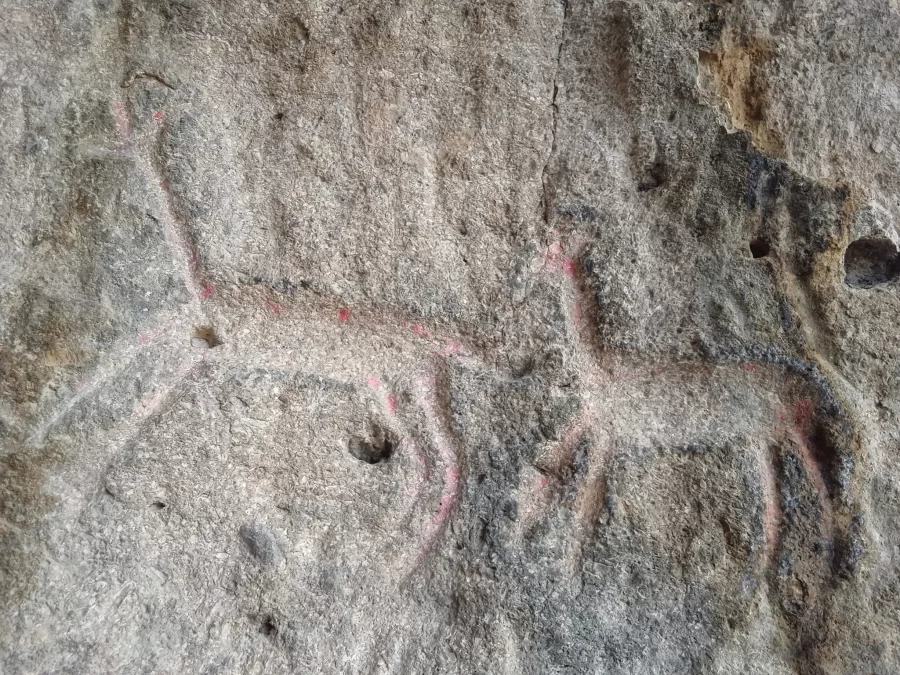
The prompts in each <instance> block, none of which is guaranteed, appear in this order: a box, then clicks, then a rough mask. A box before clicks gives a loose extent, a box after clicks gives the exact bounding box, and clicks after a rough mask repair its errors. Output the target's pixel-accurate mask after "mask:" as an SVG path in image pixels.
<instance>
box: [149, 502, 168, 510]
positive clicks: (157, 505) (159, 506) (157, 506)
mask: <svg viewBox="0 0 900 675" xmlns="http://www.w3.org/2000/svg"><path fill="white" fill-rule="evenodd" d="M150 506H151V507H152V508H154V509H155V510H157V511H163V510H165V508H166V503H165V502H153V503H152V504H151V505H150Z"/></svg>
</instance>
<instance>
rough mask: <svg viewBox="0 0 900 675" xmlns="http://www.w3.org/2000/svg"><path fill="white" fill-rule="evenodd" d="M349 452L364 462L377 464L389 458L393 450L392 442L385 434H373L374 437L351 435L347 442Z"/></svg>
mask: <svg viewBox="0 0 900 675" xmlns="http://www.w3.org/2000/svg"><path fill="white" fill-rule="evenodd" d="M347 449H348V450H349V451H350V454H351V455H353V456H354V457H356V459H358V460H359V461H361V462H365V463H366V464H378V463H379V462H381V461H383V460H385V459H387V458H389V457H390V456H391V453H392V452H393V451H394V443H393V441H392V440H391V439H390V438H389V437H387V436H380V437H379V436H378V435H375V437H374V438H371V439H369V438H361V437H360V436H352V437H351V438H350V440H349V441H348V443H347Z"/></svg>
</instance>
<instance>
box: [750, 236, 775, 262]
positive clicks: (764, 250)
mask: <svg viewBox="0 0 900 675" xmlns="http://www.w3.org/2000/svg"><path fill="white" fill-rule="evenodd" d="M771 250H772V247H771V246H769V242H767V241H766V240H765V239H761V238H757V239H754V240H753V241H751V242H750V255H752V256H753V257H754V258H765V257H766V256H767V255H769V253H770V251H771Z"/></svg>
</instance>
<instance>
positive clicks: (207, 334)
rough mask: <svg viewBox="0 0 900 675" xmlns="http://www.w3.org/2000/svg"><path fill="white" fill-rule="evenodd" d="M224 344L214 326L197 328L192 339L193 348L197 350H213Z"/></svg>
mask: <svg viewBox="0 0 900 675" xmlns="http://www.w3.org/2000/svg"><path fill="white" fill-rule="evenodd" d="M220 344H222V341H221V340H220V339H219V336H218V335H216V331H215V329H214V328H213V327H212V326H196V327H195V328H194V335H193V337H191V346H192V347H194V348H196V349H212V348H213V347H218V346H219V345H220Z"/></svg>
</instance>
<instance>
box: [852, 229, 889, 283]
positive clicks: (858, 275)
mask: <svg viewBox="0 0 900 675" xmlns="http://www.w3.org/2000/svg"><path fill="white" fill-rule="evenodd" d="M844 273H845V277H844V283H846V284H847V285H848V286H854V287H856V288H872V287H873V286H878V285H879V284H886V283H888V282H889V281H893V280H894V279H896V278H897V277H900V255H898V253H897V247H896V246H895V245H894V242H892V241H890V240H889V239H880V238H879V239H876V238H872V239H857V240H856V241H854V242H853V243H852V244H850V246H848V247H847V251H846V253H844Z"/></svg>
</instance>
